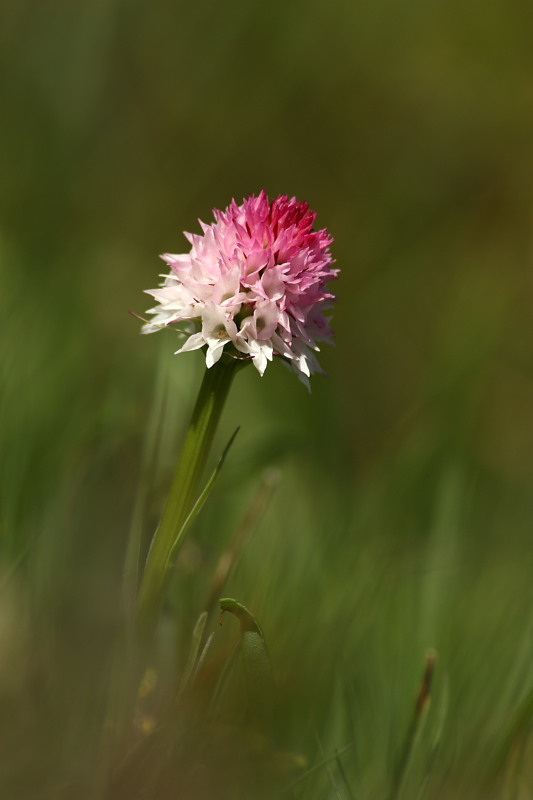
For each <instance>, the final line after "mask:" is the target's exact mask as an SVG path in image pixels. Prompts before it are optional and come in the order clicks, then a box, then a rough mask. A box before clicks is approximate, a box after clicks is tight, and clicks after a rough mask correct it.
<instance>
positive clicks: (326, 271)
mask: <svg viewBox="0 0 533 800" xmlns="http://www.w3.org/2000/svg"><path fill="white" fill-rule="evenodd" d="M213 213H214V217H215V222H214V223H213V224H211V225H205V224H204V223H202V222H200V225H201V226H202V230H203V235H194V234H187V233H186V234H185V236H186V237H187V239H188V240H189V242H190V243H191V246H192V247H191V251H190V252H189V253H187V254H185V255H172V254H170V253H167V254H165V255H163V256H162V258H163V260H164V261H165V262H166V263H167V264H168V266H169V267H170V273H169V274H168V275H166V276H163V277H164V278H165V280H164V282H163V284H162V286H161V288H159V289H151V290H148V292H147V293H148V294H150V295H152V296H153V297H154V298H155V299H156V300H157V303H158V305H157V306H155V308H152V309H150V311H149V312H148V313H149V314H153V321H152V322H150V323H147V324H146V325H145V326H144V327H143V333H152V332H154V331H156V330H160V329H161V328H162V327H166V326H168V325H172V324H173V323H180V324H179V328H180V330H182V331H183V332H184V334H186V335H187V339H186V340H185V342H184V344H183V345H182V347H181V348H180V349H179V350H178V351H177V353H184V352H186V351H188V350H196V349H198V348H201V347H204V346H207V352H206V364H207V366H208V367H211V366H213V364H215V363H216V362H217V361H218V360H219V358H220V357H221V355H222V352H223V350H224V348H225V347H226V345H227V346H228V349H227V352H230V353H231V354H232V355H235V356H237V357H241V358H251V359H252V361H253V363H254V366H255V367H256V368H257V370H258V371H259V373H260V374H261V375H263V373H264V371H265V369H266V367H267V364H268V362H269V361H271V360H272V358H273V356H274V355H277V356H281V357H282V358H283V359H285V360H286V361H287V362H289V363H290V364H291V366H292V367H293V369H294V370H295V372H296V373H297V374H298V375H299V377H300V378H302V379H303V380H304V382H306V383H307V378H308V377H309V376H310V375H311V374H312V373H314V372H321V369H320V365H319V364H318V361H317V360H316V357H315V355H314V353H313V351H317V350H319V347H318V345H317V342H318V341H330V336H331V330H330V328H329V325H328V321H327V320H326V318H325V317H324V316H323V312H324V310H326V309H327V308H328V307H329V305H330V304H331V301H332V300H333V299H334V298H333V295H332V294H330V293H329V292H327V291H326V290H325V286H326V283H327V282H328V281H330V280H331V279H332V278H335V277H336V276H337V272H338V270H336V269H333V268H332V266H331V265H332V264H333V263H334V262H333V258H332V256H331V254H330V251H329V246H330V244H331V243H332V241H333V239H332V237H331V236H330V235H329V234H328V232H327V230H326V229H323V230H319V231H314V230H313V224H314V222H315V219H316V214H315V213H314V212H313V211H311V209H310V208H309V206H308V204H307V203H300V202H298V201H297V200H296V199H295V198H294V197H293V198H291V199H289V198H288V197H287V196H284V195H283V196H280V197H278V198H277V199H276V200H274V201H273V202H270V201H269V199H268V197H267V195H266V193H265V192H264V191H262V192H261V194H259V195H258V196H257V197H256V196H253V195H252V196H250V197H248V198H247V199H246V200H244V201H243V203H242V205H240V206H238V205H237V204H236V202H235V200H233V201H232V203H231V204H230V206H229V207H228V208H227V209H226V210H225V211H218V210H215V211H214V212H213ZM184 323H185V324H184Z"/></svg>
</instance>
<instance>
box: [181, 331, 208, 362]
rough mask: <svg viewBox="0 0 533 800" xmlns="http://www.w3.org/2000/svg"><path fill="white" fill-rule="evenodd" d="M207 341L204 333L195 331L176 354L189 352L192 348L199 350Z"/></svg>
mask: <svg viewBox="0 0 533 800" xmlns="http://www.w3.org/2000/svg"><path fill="white" fill-rule="evenodd" d="M205 343H206V342H205V339H204V335H203V333H193V335H192V336H189V338H188V339H187V341H186V342H185V343H184V344H183V346H182V347H180V349H179V350H176V352H175V353H174V355H175V356H177V355H178V354H179V353H188V352H189V351H190V350H198V348H200V347H203V346H204V344H205Z"/></svg>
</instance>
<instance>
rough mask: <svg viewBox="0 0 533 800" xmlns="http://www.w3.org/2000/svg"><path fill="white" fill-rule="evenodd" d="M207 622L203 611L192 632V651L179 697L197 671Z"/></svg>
mask: <svg viewBox="0 0 533 800" xmlns="http://www.w3.org/2000/svg"><path fill="white" fill-rule="evenodd" d="M206 622H207V611H202V613H201V614H200V616H199V617H198V620H197V622H196V625H195V626H194V630H193V632H192V638H191V649H190V650H189V656H188V658H187V664H186V665H185V672H184V673H183V679H182V681H181V685H180V689H179V693H178V694H179V695H181V694H182V692H183V691H184V689H185V688H186V687H187V685H188V683H189V681H190V679H191V676H192V674H193V672H195V671H196V666H197V664H198V653H199V651H200V644H201V642H202V636H203V635H204V630H205V625H206Z"/></svg>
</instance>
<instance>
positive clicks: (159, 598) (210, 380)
mask: <svg viewBox="0 0 533 800" xmlns="http://www.w3.org/2000/svg"><path fill="white" fill-rule="evenodd" d="M245 363H246V362H245V361H240V360H238V359H235V358H231V357H230V356H224V357H222V358H221V359H220V361H218V362H217V363H216V364H214V365H213V366H212V367H211V368H210V369H206V371H205V374H204V378H203V381H202V384H201V386H200V391H199V393H198V398H197V400H196V405H195V407H194V410H193V414H192V418H191V422H190V425H189V428H188V431H187V434H186V437H185V441H184V443H183V449H182V453H181V458H180V461H179V463H178V466H177V469H176V473H175V475H174V479H173V481H172V485H171V488H170V493H169V496H168V499H167V503H166V506H165V509H164V511H163V516H162V518H161V522H160V523H159V526H158V528H157V530H156V532H155V534H154V538H153V540H152V543H151V546H150V550H149V552H148V557H147V560H146V565H145V568H144V572H143V576H142V579H141V585H140V589H139V595H138V601H137V626H138V629H139V632H140V634H141V636H142V638H143V639H145V640H146V639H148V640H149V639H150V638H151V637H152V635H153V633H154V630H155V627H156V625H157V621H158V618H159V615H160V613H161V609H162V606H163V602H164V598H165V593H166V590H167V587H168V582H169V579H170V576H171V572H172V567H173V557H174V556H175V555H176V553H177V550H178V549H179V547H180V545H181V543H182V539H183V532H184V529H183V526H184V523H185V521H186V519H187V517H188V515H189V513H190V511H191V509H192V507H193V505H194V503H195V501H196V499H197V497H198V495H199V493H200V490H201V485H200V481H201V479H202V474H203V472H204V468H205V465H206V461H207V458H208V455H209V452H210V449H211V445H212V443H213V439H214V436H215V433H216V429H217V425H218V422H219V419H220V416H221V414H222V411H223V408H224V405H225V402H226V399H227V396H228V393H229V390H230V387H231V384H232V381H233V378H234V376H235V374H236V372H237V371H238V370H239V368H240V367H241V366H242V365H243V364H245Z"/></svg>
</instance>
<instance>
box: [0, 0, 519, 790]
mask: <svg viewBox="0 0 533 800" xmlns="http://www.w3.org/2000/svg"><path fill="white" fill-rule="evenodd" d="M1 14H2V24H1V25H0V39H1V78H0V80H1V85H2V98H3V99H2V118H3V121H2V126H1V131H0V154H1V163H2V181H1V186H0V193H1V204H2V218H1V228H0V254H1V255H0V257H1V272H0V281H1V285H0V290H1V302H2V307H3V309H2V328H3V336H2V338H1V341H0V352H1V354H2V359H1V365H0V366H1V370H2V377H1V381H2V390H1V431H0V436H1V440H0V458H1V460H2V473H1V485H0V491H1V495H0V499H1V514H2V516H1V539H0V544H1V554H2V562H1V563H2V572H3V577H2V594H1V595H0V600H1V603H0V711H1V713H0V717H1V720H2V721H1V722H0V745H1V748H2V752H3V754H4V755H3V757H2V764H1V766H0V785H2V787H3V794H4V796H6V797H9V798H11V797H13V798H28V799H31V800H35V799H36V798H71V797H73V796H76V797H78V798H82V797H97V796H101V795H99V794H98V792H99V791H101V786H100V785H99V780H100V779H99V778H97V777H95V774H97V773H98V770H97V769H95V763H96V762H98V759H99V755H98V754H99V752H100V751H99V747H101V727H102V718H103V715H104V711H103V709H104V708H105V693H106V686H107V684H108V676H109V670H110V664H111V645H112V643H113V641H114V637H115V636H116V634H117V630H118V629H119V626H120V619H119V611H118V608H119V594H120V575H121V564H122V560H123V557H124V551H125V546H126V540H127V536H128V532H129V530H130V526H131V525H132V524H134V525H140V526H141V528H142V529H143V531H144V535H145V536H149V534H150V532H151V531H152V530H153V527H154V525H155V523H156V521H157V517H158V511H159V509H160V504H161V502H162V500H163V498H164V495H165V492H166V488H167V486H168V480H169V476H170V474H171V472H172V468H173V464H174V462H175V458H176V455H177V453H178V451H179V441H180V435H181V431H182V428H183V425H184V424H186V421H187V416H188V413H189V410H190V406H191V403H192V401H193V398H194V394H195V391H196V387H197V385H198V382H199V379H200V376H201V371H202V364H201V361H202V359H201V358H200V356H199V355H198V354H191V355H190V356H183V357H181V358H176V359H174V358H173V357H172V356H171V353H172V352H173V350H174V349H175V347H174V342H173V340H172V336H171V334H168V335H167V334H161V335H157V336H153V337H146V338H144V337H143V338H142V339H141V338H140V337H139V335H138V332H139V324H138V323H137V321H135V320H134V319H132V318H131V317H130V316H129V315H128V313H127V312H128V310H129V309H133V310H135V311H136V312H138V313H141V314H142V313H143V312H144V311H145V309H146V308H147V307H148V306H149V305H150V302H149V299H148V298H147V297H143V295H142V290H143V289H145V288H152V287H154V286H155V285H156V284H157V275H158V273H159V272H160V271H162V266H163V264H162V262H159V261H158V259H157V254H158V253H160V252H166V251H170V252H181V251H182V250H186V249H187V243H186V241H185V239H184V238H183V237H182V234H181V231H183V230H189V231H191V230H192V231H196V230H198V223H197V221H196V220H197V218H198V217H201V218H202V219H204V220H206V221H209V220H210V210H211V208H212V207H213V206H216V207H222V208H223V207H225V206H226V205H227V203H228V202H229V200H230V199H231V197H235V198H236V199H237V200H238V201H240V200H241V198H242V197H243V196H245V195H247V194H249V193H256V192H258V191H259V190H260V189H261V188H263V187H264V188H266V190H267V191H268V192H269V194H270V195H271V196H275V195H276V194H279V193H288V194H289V195H293V194H294V195H296V196H297V197H298V198H299V199H305V200H307V201H308V202H309V203H310V204H311V206H312V207H313V208H315V209H317V211H318V212H319V217H318V223H319V224H320V225H321V226H327V227H328V228H329V229H330V230H331V232H332V234H333V235H334V237H335V245H334V253H335V256H336V258H337V265H338V266H339V267H340V268H341V270H342V274H341V279H340V281H339V282H338V283H337V284H336V286H335V291H336V292H337V293H338V296H339V301H338V304H337V307H336V309H335V316H334V328H335V331H336V334H337V346H336V348H335V349H334V350H333V349H329V348H326V349H324V351H323V353H322V355H321V363H322V364H323V366H324V367H325V368H326V369H327V371H328V373H329V377H328V378H327V379H322V378H319V377H318V378H315V379H314V380H313V392H312V395H311V396H308V395H307V393H306V391H305V389H304V388H303V387H302V386H301V385H300V384H299V383H298V382H297V381H295V380H294V378H293V377H291V376H290V374H289V373H288V372H286V371H285V370H284V369H283V368H282V367H281V366H280V365H274V367H273V368H269V369H268V370H267V373H266V375H265V376H264V378H263V379H260V378H259V377H258V376H257V375H256V374H255V372H252V370H250V371H249V372H248V371H245V372H244V373H243V374H242V375H240V376H239V377H238V379H237V382H236V385H235V387H234V389H233V392H232V396H231V398H230V405H229V407H228V409H227V411H226V414H225V418H224V421H223V426H222V427H223V431H222V432H221V439H220V446H222V444H223V441H224V440H225V439H227V438H228V436H229V434H230V432H231V431H232V430H233V429H234V427H235V426H236V425H238V424H240V425H242V430H241V433H240V435H239V438H238V440H237V442H236V444H235V446H234V449H233V451H232V454H231V456H230V459H229V461H228V464H227V468H226V470H225V474H224V476H223V478H222V480H221V482H220V484H219V486H218V487H217V489H216V492H215V495H214V496H213V498H212V499H211V501H210V504H209V507H208V508H207V509H206V512H205V515H204V517H203V519H202V520H200V521H199V524H198V525H197V526H196V529H195V532H194V535H193V536H192V538H191V539H190V540H189V543H188V546H187V547H186V548H185V550H184V551H183V554H182V558H181V559H180V564H179V566H178V572H179V574H180V577H181V582H180V583H179V585H178V586H177V587H176V590H175V591H176V599H177V601H178V602H179V608H180V610H181V611H180V613H181V617H180V619H181V620H182V629H181V632H180V637H181V638H182V639H183V643H185V641H186V640H187V637H188V636H190V631H191V629H192V626H193V624H194V621H195V619H196V618H197V616H198V614H199V613H200V611H201V610H202V608H203V607H204V605H205V599H206V597H207V594H208V591H209V585H210V580H211V575H212V571H213V568H214V566H215V564H216V561H217V558H218V556H219V554H220V552H221V551H222V550H223V549H224V547H225V546H227V543H228V541H229V539H230V537H231V535H232V532H233V531H234V529H235V527H236V526H237V525H238V524H239V521H240V520H241V519H242V517H243V515H244V514H245V512H246V509H247V507H248V505H249V503H250V502H251V498H252V497H253V496H254V494H255V493H256V492H257V491H258V487H259V486H260V485H261V481H262V480H263V475H264V471H265V469H268V468H271V467H275V468H276V469H278V470H279V476H280V480H279V485H278V486H277V488H276V490H275V492H274V495H273V498H272V500H271V502H270V504H269V507H268V509H267V511H266V512H265V515H264V516H263V518H262V519H261V520H260V521H259V523H258V524H257V526H255V529H254V531H253V532H252V533H251V534H250V537H249V541H248V544H247V546H246V548H245V550H244V552H243V554H242V557H241V558H240V560H239V563H238V566H237V568H236V570H235V571H234V573H233V574H232V576H231V578H230V581H229V583H228V585H227V587H226V590H225V593H226V594H230V595H233V596H235V597H237V598H238V599H239V600H241V601H242V602H244V603H245V604H246V605H247V606H248V607H249V608H250V609H251V610H253V612H254V613H255V614H257V615H258V617H259V619H260V620H261V622H262V625H263V627H264V629H265V634H266V636H267V641H268V644H269V647H270V649H271V653H272V659H273V663H274V667H275V671H276V673H277V675H278V680H279V684H280V698H281V699H280V707H281V708H284V709H285V713H284V714H282V719H281V721H280V723H279V726H280V731H279V737H280V741H281V744H280V748H281V749H282V750H284V751H285V752H286V753H292V754H293V755H294V754H295V755H294V760H295V763H298V764H300V763H302V764H303V763H305V764H307V766H308V767H312V766H313V765H314V764H318V763H319V762H320V761H321V759H322V757H323V755H324V757H326V758H327V757H329V756H332V755H333V754H334V752H335V749H340V748H342V747H343V746H344V745H347V744H351V749H350V750H349V751H347V752H346V753H345V754H344V755H343V756H342V765H343V766H342V768H341V767H339V764H338V763H337V762H330V764H329V765H328V769H326V768H324V769H319V770H317V771H316V772H315V773H312V774H311V775H310V776H309V777H308V778H306V779H305V780H301V782H300V783H298V784H296V785H295V786H294V788H293V789H291V792H292V796H293V797H297V798H304V797H305V798H311V800H313V798H317V799H318V798H325V797H337V798H338V797H342V798H350V791H352V793H353V797H357V798H367V797H368V798H381V797H384V796H385V795H386V794H387V792H388V791H389V788H390V782H391V780H392V776H393V774H394V763H395V760H396V759H397V757H398V753H399V751H400V750H401V743H402V741H403V739H404V736H405V731H406V729H407V727H408V723H409V718H410V715H411V713H412V707H413V703H414V698H415V696H416V692H417V687H418V683H419V680H420V677H421V673H422V669H423V663H424V656H425V653H426V651H427V649H428V648H430V647H435V648H436V649H437V651H438V653H439V660H438V664H437V673H436V678H435V702H434V703H433V706H432V708H431V711H430V713H429V715H428V720H427V727H426V729H425V733H424V736H423V741H422V744H421V745H420V747H419V750H418V756H417V757H416V758H415V759H414V762H413V765H412V768H411V771H410V773H409V774H408V775H407V778H406V780H407V783H406V785H405V786H404V789H403V791H404V796H405V797H415V796H416V797H418V796H427V797H437V798H452V797H453V798H455V797H463V796H464V797H475V796H479V797H480V798H489V797H493V796H494V797H502V798H504V797H505V798H506V799H507V798H517V799H518V800H524V798H528V797H530V796H532V794H533V785H532V774H531V773H532V768H531V748H530V749H529V755H528V751H527V746H526V745H525V744H524V741H525V733H524V731H525V729H526V727H527V724H526V723H522V724H521V725H515V727H514V728H513V725H514V723H513V719H515V718H516V715H517V714H520V713H521V712H520V709H521V708H522V709H523V707H524V702H525V703H526V704H527V695H528V692H530V691H531V679H532V676H531V668H530V664H531V656H532V641H531V610H530V609H531V600H532V592H531V576H532V574H533V572H532V568H533V558H532V547H531V518H532V515H533V491H532V489H533V480H532V472H533V369H532V366H533V359H532V355H533V352H532V351H533V337H532V333H533V329H532V328H533V326H532V313H531V304H532V299H533V298H532V294H533V284H532V272H531V267H532V235H531V219H532V210H533V205H532V190H531V187H532V177H533V176H532V165H533V160H532V141H533V51H532V49H531V34H532V23H533V19H532V14H531V9H530V8H529V6H528V4H524V3H521V2H518V0H495V1H494V2H492V3H490V4H487V3H480V2H475V1H474V0H471V2H467V3H459V2H454V0H435V1H434V2H432V3H429V4H428V3H422V2H420V1H419V0H413V2H411V3H409V4H407V3H394V2H392V0H376V1H375V2H373V3H361V2H359V3H358V2H342V1H341V0H334V2H331V3H328V4H326V3H319V2H316V1H315V0H307V2H305V3H304V2H301V0H290V1H289V2H279V0H271V2H269V3H255V2H247V3H246V2H242V1H241V0H229V2H226V3H220V2H213V1H212V0H201V2H197V3H186V2H183V0H182V1H181V2H174V3H170V2H164V1H163V0H159V2H155V3H152V4H147V3H141V2H137V1H136V0H129V1H128V2H126V0H77V2H76V3H72V2H67V0H42V1H41V2H37V0H17V2H8V1H7V0H4V2H2V5H1ZM136 502H137V515H136V516H135V518H134V520H133V523H132V509H133V508H134V507H135V503H136ZM213 627H214V625H213ZM234 634H235V628H232V625H231V621H228V622H227V623H225V626H224V628H223V631H222V632H217V636H219V637H227V638H228V639H231V638H232V636H234ZM524 698H526V699H524ZM522 716H523V715H522ZM439 731H442V732H441V733H439ZM513 731H514V733H513ZM509 732H511V733H509ZM436 742H438V746H437V745H436V744H435V743H436ZM509 742H511V743H512V745H510V746H507V745H508V743H509ZM322 754H323V755H322ZM502 754H503V755H507V756H508V757H506V758H504V757H503V755H502ZM528 758H529V766H528ZM298 759H301V762H300V761H299V760H298ZM502 764H503V766H501V765H502ZM500 766H501V769H499V767H500ZM272 769H273V771H275V767H274V766H273V767H272ZM491 769H494V773H498V774H495V775H494V776H493V779H491V777H490V773H491ZM498 769H499V772H498ZM328 770H329V771H328ZM342 770H344V771H345V773H346V775H347V780H346V781H344V780H343V779H342V775H341V773H342ZM288 772H289V774H288V776H287V781H286V783H289V782H290V780H292V779H293V777H294V776H295V775H297V774H298V773H297V770H296V769H295V770H294V771H293V772H290V770H289V771H288ZM409 781H410V782H411V783H410V784H409ZM487 781H488V782H487ZM528 781H529V783H528ZM348 786H349V787H351V788H350V789H348V788H347V787H348ZM219 790H220V787H219ZM169 791H170V790H169ZM423 791H425V792H426V794H425V795H423ZM199 792H200V790H197V794H196V795H195V794H194V790H193V789H190V794H189V796H191V797H193V796H204V795H201V793H199ZM162 796H163V795H161V797H162ZM165 796H166V795H165ZM168 796H169V797H170V796H174V795H173V794H169V795H168ZM176 796H178V795H176ZM179 796H182V795H179ZM205 796H206V797H207V796H213V794H212V792H211V794H210V795H209V794H206V795H205ZM286 796H291V795H290V793H289V794H287V795H286Z"/></svg>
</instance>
